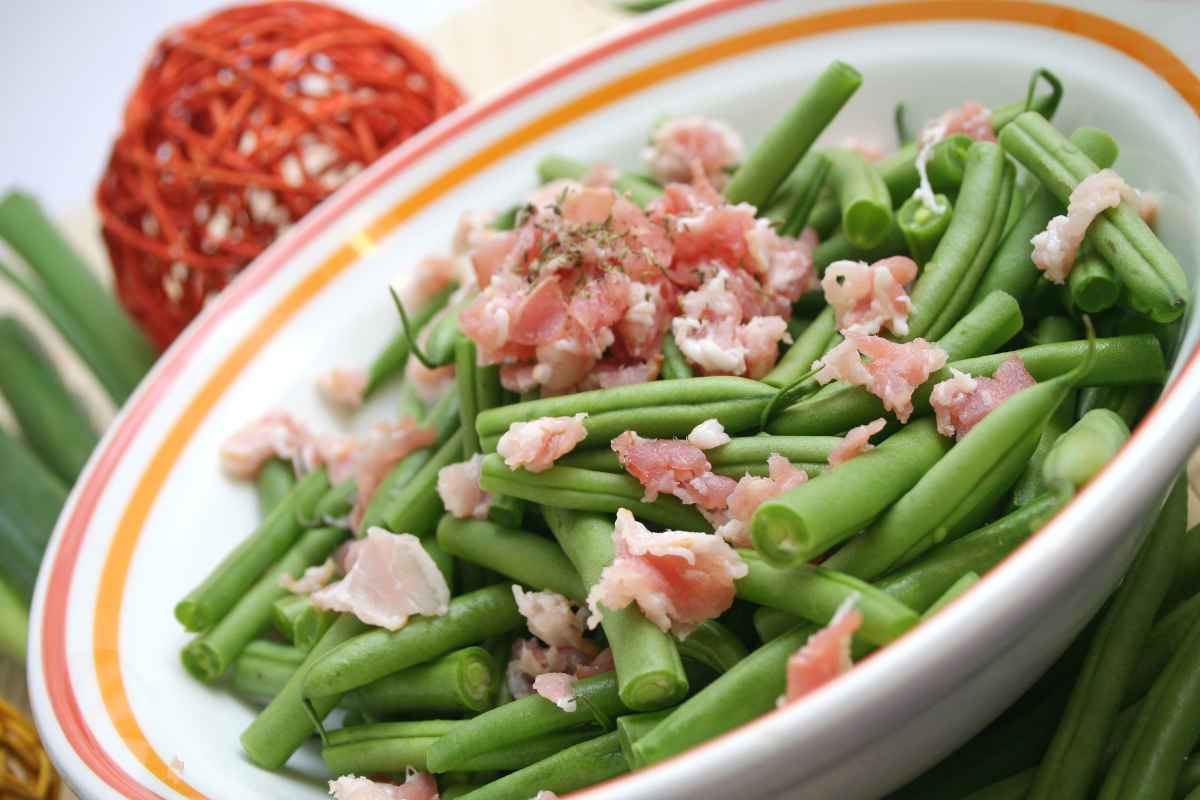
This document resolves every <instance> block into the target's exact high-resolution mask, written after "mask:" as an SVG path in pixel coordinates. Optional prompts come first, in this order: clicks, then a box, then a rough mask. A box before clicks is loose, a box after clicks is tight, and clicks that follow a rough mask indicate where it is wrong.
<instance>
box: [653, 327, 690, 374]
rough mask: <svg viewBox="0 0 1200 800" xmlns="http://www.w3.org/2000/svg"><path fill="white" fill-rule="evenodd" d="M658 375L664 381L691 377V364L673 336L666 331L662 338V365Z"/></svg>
mask: <svg viewBox="0 0 1200 800" xmlns="http://www.w3.org/2000/svg"><path fill="white" fill-rule="evenodd" d="M659 376H660V377H661V378H662V379H663V380H665V381H677V380H682V379H684V378H691V377H693V372H692V368H691V365H689V364H688V363H687V359H686V358H685V357H684V355H683V353H682V352H680V350H679V345H677V344H676V343H675V336H674V335H673V334H672V333H671V332H670V331H666V332H665V333H663V338H662V367H661V368H660V370H659Z"/></svg>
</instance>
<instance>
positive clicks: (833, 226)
mask: <svg viewBox="0 0 1200 800" xmlns="http://www.w3.org/2000/svg"><path fill="white" fill-rule="evenodd" d="M841 224H842V209H841V208H840V207H839V206H838V201H837V198H836V197H834V195H833V192H831V191H829V187H828V185H826V187H825V191H824V192H823V193H822V194H821V196H820V197H819V198H818V199H817V203H816V205H814V206H813V210H812V213H810V214H809V215H808V225H809V227H810V228H812V229H813V230H815V231H816V232H817V236H819V237H820V238H821V241H825V240H826V239H828V238H829V237H830V236H833V234H834V232H835V231H837V229H838V226H839V225H841Z"/></svg>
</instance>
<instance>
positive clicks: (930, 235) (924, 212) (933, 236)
mask: <svg viewBox="0 0 1200 800" xmlns="http://www.w3.org/2000/svg"><path fill="white" fill-rule="evenodd" d="M934 200H935V201H936V205H937V210H936V211H935V210H933V209H931V208H929V206H927V205H925V203H924V202H923V201H922V200H921V199H920V198H918V197H910V198H908V199H907V200H905V201H904V203H902V204H901V206H900V210H899V211H897V212H896V224H897V225H899V226H900V233H902V234H903V235H904V241H905V243H907V245H908V254H909V255H910V256H911V257H912V259H913V261H916V262H917V264H918V265H919V266H924V265H925V263H926V262H927V261H929V259H930V257H932V256H933V251H934V250H936V249H937V246H938V242H940V241H941V240H942V236H944V235H945V234H946V229H947V228H949V227H950V219H951V217H952V216H953V214H954V205H953V204H952V203H951V202H950V198H948V197H946V195H944V194H939V195H934Z"/></svg>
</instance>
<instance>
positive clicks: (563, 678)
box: [533, 672, 575, 711]
mask: <svg viewBox="0 0 1200 800" xmlns="http://www.w3.org/2000/svg"><path fill="white" fill-rule="evenodd" d="M533 691H535V692H537V693H538V694H540V695H541V696H542V697H544V698H546V699H547V700H549V701H550V702H551V703H554V705H556V706H558V707H559V708H561V709H562V710H563V711H574V710H575V678H574V676H572V675H568V674H567V673H565V672H544V673H542V674H541V675H538V676H537V677H536V678H534V679H533Z"/></svg>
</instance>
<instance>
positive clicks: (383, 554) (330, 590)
mask: <svg viewBox="0 0 1200 800" xmlns="http://www.w3.org/2000/svg"><path fill="white" fill-rule="evenodd" d="M311 598H312V604H313V605H314V606H316V607H317V608H321V609H325V610H328V611H339V612H342V613H349V614H353V615H354V616H356V617H358V618H359V619H360V620H362V621H363V622H365V623H366V624H368V625H376V626H378V627H381V628H387V629H388V630H390V631H395V630H399V629H400V628H403V627H404V626H405V624H406V623H407V622H408V618H409V617H411V616H412V615H414V614H420V615H423V616H441V615H442V614H445V613H446V611H447V609H448V608H449V603H450V589H449V587H448V586H447V585H446V579H445V577H443V575H442V573H441V571H440V570H439V569H438V568H437V565H436V564H434V563H433V559H432V558H430V557H429V554H428V553H427V552H425V548H424V547H422V546H421V540H420V539H418V538H417V537H415V536H413V535H411V534H408V533H400V534H394V533H391V532H389V531H386V530H384V529H383V528H377V527H376V528H371V530H370V531H368V532H367V537H366V543H365V544H364V545H362V546H361V548H360V549H359V551H358V555H357V558H355V559H354V566H352V567H351V568H350V571H349V573H347V575H346V577H345V578H343V579H342V580H340V581H338V582H337V583H333V584H330V585H329V586H326V587H325V588H323V589H320V590H319V591H316V592H313V594H312V595H311Z"/></svg>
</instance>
